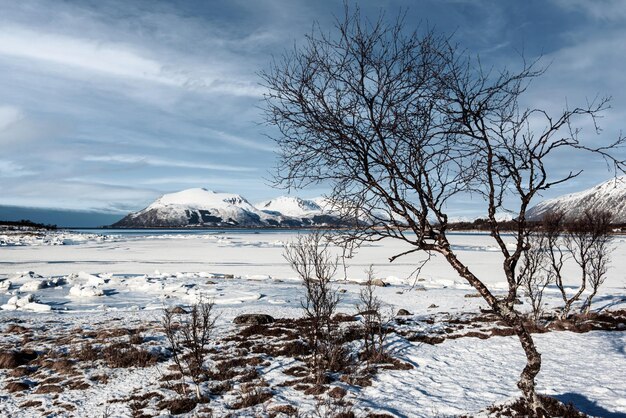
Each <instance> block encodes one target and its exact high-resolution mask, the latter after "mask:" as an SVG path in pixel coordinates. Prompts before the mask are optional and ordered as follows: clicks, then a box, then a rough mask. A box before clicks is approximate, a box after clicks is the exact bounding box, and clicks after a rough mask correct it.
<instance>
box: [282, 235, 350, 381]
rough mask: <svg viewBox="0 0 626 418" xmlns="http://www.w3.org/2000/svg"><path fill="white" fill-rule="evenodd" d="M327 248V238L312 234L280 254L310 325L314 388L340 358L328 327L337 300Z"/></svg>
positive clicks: (334, 258)
mask: <svg viewBox="0 0 626 418" xmlns="http://www.w3.org/2000/svg"><path fill="white" fill-rule="evenodd" d="M329 246H330V241H329V240H328V237H327V236H325V235H324V234H323V233H321V232H319V231H315V232H312V233H310V234H306V235H299V236H298V238H297V239H296V240H295V242H293V243H291V244H289V245H288V246H287V247H285V252H284V254H283V255H284V257H285V259H286V260H287V262H288V263H289V265H290V266H291V268H292V269H293V270H294V271H295V272H296V273H297V274H298V276H299V277H300V278H301V279H302V285H303V286H304V291H305V292H304V299H303V300H302V308H303V309H304V313H305V316H306V318H307V319H308V320H309V322H310V327H309V328H310V330H309V345H310V346H311V348H312V349H313V358H312V361H311V365H312V368H313V373H314V376H315V379H316V383H317V384H321V383H323V380H324V377H325V376H324V375H325V372H326V371H327V370H328V369H329V368H330V369H332V368H333V365H334V364H336V363H337V362H338V361H339V360H340V359H339V358H338V357H341V356H342V354H343V353H342V348H343V347H342V346H341V345H340V344H339V343H338V341H339V338H338V336H337V335H335V333H334V329H333V323H332V316H333V315H334V314H335V311H336V309H337V305H338V304H339V301H340V296H339V292H338V291H337V289H336V287H335V286H334V285H333V284H332V283H331V279H332V278H333V276H334V275H335V273H336V271H337V265H338V263H339V258H338V257H337V256H334V255H333V254H332V253H331V251H330V247H329Z"/></svg>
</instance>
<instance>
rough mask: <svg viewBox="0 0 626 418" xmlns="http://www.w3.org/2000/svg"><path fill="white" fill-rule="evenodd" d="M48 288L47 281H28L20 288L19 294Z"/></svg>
mask: <svg viewBox="0 0 626 418" xmlns="http://www.w3.org/2000/svg"><path fill="white" fill-rule="evenodd" d="M46 287H48V281H47V280H29V281H27V282H26V283H24V284H23V285H22V286H20V292H35V291H37V290H40V289H44V288H46Z"/></svg>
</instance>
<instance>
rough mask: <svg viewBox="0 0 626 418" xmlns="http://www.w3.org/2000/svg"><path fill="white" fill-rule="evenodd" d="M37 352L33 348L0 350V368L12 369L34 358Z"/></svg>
mask: <svg viewBox="0 0 626 418" xmlns="http://www.w3.org/2000/svg"><path fill="white" fill-rule="evenodd" d="M36 358H37V353H36V352H35V351H34V350H21V351H17V350H7V351H3V352H0V369H14V368H16V367H19V366H23V365H24V364H28V363H29V362H31V361H33V360H35V359H36Z"/></svg>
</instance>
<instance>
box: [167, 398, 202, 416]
mask: <svg viewBox="0 0 626 418" xmlns="http://www.w3.org/2000/svg"><path fill="white" fill-rule="evenodd" d="M197 404H198V401H197V400H196V399H193V398H175V399H167V400H163V401H161V402H159V404H158V408H159V409H161V410H164V409H167V410H168V411H170V414H172V415H180V414H186V413H187V412H191V411H193V409H194V408H195V407H196V405H197Z"/></svg>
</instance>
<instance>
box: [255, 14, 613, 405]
mask: <svg viewBox="0 0 626 418" xmlns="http://www.w3.org/2000/svg"><path fill="white" fill-rule="evenodd" d="M541 74H542V70H541V69H537V68H536V65H535V63H530V64H529V63H526V62H524V63H523V66H522V68H521V70H519V71H516V72H511V71H509V70H501V71H498V72H495V71H484V70H483V69H482V68H481V66H480V61H478V60H475V59H473V58H471V57H470V55H469V54H467V53H466V52H465V51H464V50H462V49H461V48H459V47H458V46H457V45H455V44H454V43H453V42H452V40H451V39H450V38H449V37H446V36H443V35H439V34H437V33H435V32H434V31H430V30H426V31H422V32H421V33H418V32H417V31H416V32H409V31H407V30H406V29H405V27H404V21H403V19H402V18H401V17H400V18H398V19H397V20H396V21H395V22H392V23H390V24H388V23H386V21H385V19H384V17H381V18H379V19H378V20H376V21H366V20H365V19H363V18H362V17H361V16H360V13H359V11H358V10H356V11H355V12H354V13H352V12H350V11H349V10H348V8H347V7H346V13H345V17H344V18H343V19H341V20H339V21H338V22H337V24H336V31H335V32H334V33H330V34H329V33H328V32H327V31H325V30H322V29H321V28H315V29H314V30H313V31H312V32H311V34H310V35H308V37H307V40H306V42H305V43H304V45H301V46H296V47H294V49H293V50H292V51H287V52H286V53H285V54H284V55H283V56H282V58H280V59H277V60H275V61H274V62H273V63H272V66H271V67H270V68H269V69H268V70H267V71H265V72H263V73H261V76H262V78H263V80H264V84H265V86H266V87H267V89H268V92H267V93H266V115H267V121H268V123H270V124H272V125H274V126H275V127H277V130H278V134H277V135H275V140H276V143H277V144H278V147H279V150H280V161H279V163H278V172H277V183H278V184H279V185H283V186H285V187H289V188H291V187H296V188H297V187H304V186H307V185H310V184H330V185H331V186H332V190H331V192H330V196H329V198H330V201H332V202H335V203H336V209H340V210H342V212H343V213H344V214H345V215H346V217H349V218H350V219H355V218H356V219H361V220H363V219H367V220H368V222H362V221H361V222H354V231H353V232H352V233H351V234H350V237H349V238H350V239H351V240H353V241H356V242H363V241H376V240H381V239H385V238H393V239H398V240H402V241H405V242H407V243H409V244H410V245H411V246H412V249H410V250H407V251H406V252H404V253H402V254H397V255H396V256H394V257H392V259H391V260H392V261H393V260H395V259H397V258H398V257H400V256H404V255H408V254H412V253H415V252H418V251H422V252H427V253H434V254H438V255H440V256H442V257H443V258H445V260H447V262H448V263H449V264H450V266H451V267H452V268H453V269H454V270H456V272H457V273H458V274H459V275H460V276H461V277H463V278H464V279H465V280H467V281H468V283H469V284H470V285H472V286H473V287H474V288H475V289H476V290H477V291H478V292H479V293H480V294H481V295H482V297H483V298H484V299H485V301H487V303H488V304H489V305H490V306H491V308H492V309H493V310H494V312H495V313H496V314H497V315H499V316H500V317H501V318H502V320H503V321H504V322H506V323H507V324H508V325H509V326H510V327H512V329H513V330H514V331H515V333H516V334H517V336H518V338H519V340H520V343H521V345H522V348H523V349H524V352H525V354H526V358H527V364H526V367H525V368H524V370H523V371H522V373H521V376H520V380H519V382H518V387H519V388H520V389H521V391H522V393H523V395H524V397H525V400H526V402H527V404H528V406H529V409H530V410H532V411H534V412H535V415H541V414H544V411H543V408H542V406H541V401H540V398H539V397H538V396H537V394H536V392H535V376H536V375H537V373H539V370H540V367H541V356H540V354H539V352H537V349H536V347H535V344H534V342H533V339H532V337H531V335H530V333H529V332H528V330H527V329H526V327H525V325H524V321H523V316H522V315H521V314H520V313H519V312H518V311H517V310H516V309H515V306H514V302H515V299H516V297H517V293H518V289H519V283H518V280H517V277H516V274H517V267H518V263H519V260H520V257H521V256H522V253H523V250H524V247H525V245H526V243H525V236H526V231H527V229H528V222H527V220H526V212H527V210H528V208H529V205H531V202H533V199H534V198H536V197H537V196H538V195H539V194H540V193H541V192H543V191H545V190H547V189H549V188H550V187H553V186H555V185H557V184H560V183H563V182H565V181H567V180H570V179H572V178H574V177H576V176H577V175H579V174H580V172H581V171H572V172H570V173H566V174H565V175H562V176H560V177H558V176H557V177H555V176H554V175H553V173H551V170H550V166H549V165H548V161H549V160H550V157H552V156H554V155H555V154H556V155H558V154H559V152H561V151H565V150H568V151H582V152H584V151H586V152H590V153H592V154H595V155H599V156H601V157H604V158H605V159H606V161H607V162H608V163H610V164H612V165H613V167H615V168H616V169H620V170H622V169H624V167H625V164H624V161H620V160H617V159H615V158H613V157H612V156H611V151H612V150H613V149H614V148H615V147H616V146H618V145H621V144H623V143H624V142H625V138H623V137H619V138H618V139H617V140H616V141H615V142H614V143H612V144H605V145H599V146H592V145H588V143H587V142H585V141H584V140H583V138H581V130H580V129H578V128H576V127H575V124H576V122H577V120H578V119H579V118H584V117H587V118H589V119H590V120H591V121H592V122H594V123H595V121H596V117H597V116H598V115H599V114H600V113H601V112H602V111H603V110H605V109H606V108H607V103H608V99H598V100H595V101H592V102H591V103H589V104H588V105H587V106H584V107H577V108H566V109H565V110H563V111H562V112H561V113H559V114H557V115H549V114H548V113H547V112H546V111H544V110H542V109H525V108H522V107H521V105H520V99H521V97H522V96H523V94H524V93H525V91H526V89H527V86H528V83H529V82H530V81H531V80H533V79H535V78H536V77H538V76H540V75H541ZM542 126H543V129H542V130H540V131H538V130H536V129H537V128H536V127H542ZM469 193H472V194H473V195H475V196H482V197H483V198H484V202H485V205H484V209H485V213H486V217H487V219H488V221H489V227H490V233H491V236H492V237H493V239H494V240H495V242H496V244H497V246H498V248H499V250H500V252H501V254H502V271H503V273H504V275H505V277H506V280H507V282H508V292H507V294H506V295H505V296H504V297H496V295H494V294H493V293H492V292H491V290H490V289H489V288H488V287H487V286H486V285H485V283H484V282H483V281H482V280H481V278H479V277H478V276H476V275H475V274H474V272H473V271H472V269H471V266H470V265H468V264H466V263H465V262H463V261H461V260H459V258H458V257H457V254H456V253H455V251H454V249H453V247H452V246H451V245H450V241H449V237H448V234H447V232H448V231H447V230H448V214H447V209H446V208H448V207H450V206H452V205H451V203H453V202H454V201H455V199H463V198H467V195H468V194H469ZM505 201H506V202H507V208H508V209H511V210H513V211H514V212H516V213H517V214H518V216H517V228H516V230H515V234H514V236H513V241H514V242H513V244H514V245H513V247H509V246H508V245H507V243H506V242H505V237H504V236H503V234H502V231H501V227H500V221H499V220H498V217H497V216H496V214H497V213H498V212H499V211H501V210H503V209H504V202H505ZM355 214H357V215H358V216H355Z"/></svg>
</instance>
